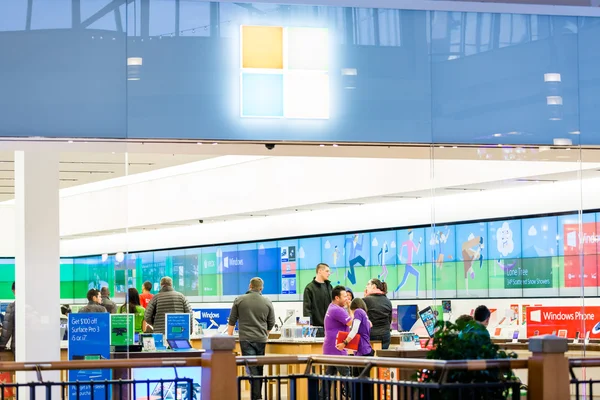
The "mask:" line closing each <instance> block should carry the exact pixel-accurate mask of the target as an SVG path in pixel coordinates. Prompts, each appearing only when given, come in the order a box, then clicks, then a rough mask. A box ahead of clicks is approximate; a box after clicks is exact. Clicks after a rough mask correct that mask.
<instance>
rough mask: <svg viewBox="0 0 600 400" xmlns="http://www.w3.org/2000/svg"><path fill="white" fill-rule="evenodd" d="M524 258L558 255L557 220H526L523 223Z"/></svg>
mask: <svg viewBox="0 0 600 400" xmlns="http://www.w3.org/2000/svg"><path fill="white" fill-rule="evenodd" d="M521 230H522V247H523V257H526V258H542V257H555V256H557V255H558V238H557V218H556V217H539V218H526V219H523V220H522V221H521Z"/></svg>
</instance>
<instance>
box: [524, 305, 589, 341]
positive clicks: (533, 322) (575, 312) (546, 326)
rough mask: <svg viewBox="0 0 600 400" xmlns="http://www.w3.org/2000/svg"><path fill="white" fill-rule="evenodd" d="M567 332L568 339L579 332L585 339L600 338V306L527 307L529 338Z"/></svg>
mask: <svg viewBox="0 0 600 400" xmlns="http://www.w3.org/2000/svg"><path fill="white" fill-rule="evenodd" d="M561 330H565V331H566V335H567V337H568V338H574V337H575V336H576V333H577V332H579V334H580V336H581V337H583V336H584V335H585V332H588V331H589V332H590V336H591V337H596V338H600V306H586V307H579V306H573V307H533V306H529V307H527V337H532V336H535V335H550V334H552V333H553V332H554V333H555V334H558V333H560V331H561Z"/></svg>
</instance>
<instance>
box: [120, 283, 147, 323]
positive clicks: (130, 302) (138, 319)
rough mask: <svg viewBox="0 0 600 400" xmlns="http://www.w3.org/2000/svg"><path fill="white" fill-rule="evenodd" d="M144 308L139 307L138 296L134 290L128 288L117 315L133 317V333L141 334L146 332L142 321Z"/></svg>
mask: <svg viewBox="0 0 600 400" xmlns="http://www.w3.org/2000/svg"><path fill="white" fill-rule="evenodd" d="M145 312H146V310H144V307H142V306H141V305H140V294H139V292H138V291H137V289H136V288H129V290H128V291H127V299H125V304H123V305H122V306H121V307H119V314H134V315H135V333H143V332H144V331H145V330H146V321H144V313H145Z"/></svg>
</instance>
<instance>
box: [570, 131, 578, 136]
mask: <svg viewBox="0 0 600 400" xmlns="http://www.w3.org/2000/svg"><path fill="white" fill-rule="evenodd" d="M569 135H581V132H580V131H573V132H569Z"/></svg>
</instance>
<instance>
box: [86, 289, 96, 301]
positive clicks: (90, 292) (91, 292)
mask: <svg viewBox="0 0 600 400" xmlns="http://www.w3.org/2000/svg"><path fill="white" fill-rule="evenodd" d="M96 296H98V291H97V290H96V289H90V290H88V292H87V299H88V301H94V297H96Z"/></svg>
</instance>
